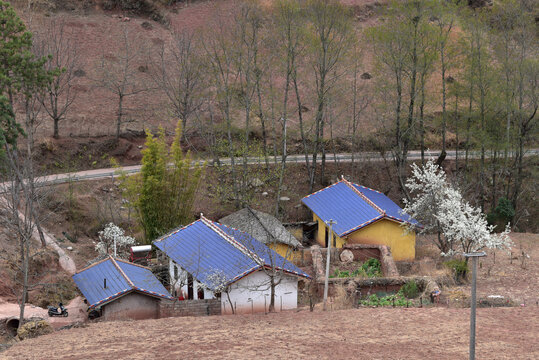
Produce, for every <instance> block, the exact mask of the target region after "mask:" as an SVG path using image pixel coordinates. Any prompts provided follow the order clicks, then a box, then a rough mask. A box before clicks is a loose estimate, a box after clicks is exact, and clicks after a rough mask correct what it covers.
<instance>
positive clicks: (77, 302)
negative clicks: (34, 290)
mask: <svg viewBox="0 0 539 360" xmlns="http://www.w3.org/2000/svg"><path fill="white" fill-rule="evenodd" d="M65 307H66V309H67V311H68V313H69V316H68V317H52V318H51V317H49V315H48V314H47V309H43V308H40V307H37V306H34V305H30V304H27V305H26V306H25V308H24V317H25V318H26V319H29V318H32V317H39V318H43V319H46V320H47V321H48V322H50V323H51V324H52V326H53V327H54V328H60V327H62V326H65V325H69V324H73V323H76V322H84V321H86V319H87V316H86V308H87V306H86V304H84V301H83V299H82V297H80V296H77V297H76V298H74V299H73V300H71V301H70V302H69V304H67V305H66V306H65ZM19 311H20V309H19V304H13V303H8V302H2V300H0V321H2V320H1V319H6V318H10V317H16V318H18V317H19Z"/></svg>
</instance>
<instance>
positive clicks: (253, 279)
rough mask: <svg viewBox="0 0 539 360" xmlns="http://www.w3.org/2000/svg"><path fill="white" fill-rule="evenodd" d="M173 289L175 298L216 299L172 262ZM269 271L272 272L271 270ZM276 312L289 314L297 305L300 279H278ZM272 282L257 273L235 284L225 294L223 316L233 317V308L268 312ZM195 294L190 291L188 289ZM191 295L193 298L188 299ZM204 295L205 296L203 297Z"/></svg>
mask: <svg viewBox="0 0 539 360" xmlns="http://www.w3.org/2000/svg"><path fill="white" fill-rule="evenodd" d="M169 271H170V280H171V281H170V286H171V289H173V291H171V292H172V293H173V296H175V297H177V298H179V297H180V296H181V297H182V298H183V299H185V300H188V299H189V300H190V299H193V300H198V299H215V298H216V295H215V294H214V293H213V292H212V291H211V290H209V289H207V288H206V287H205V286H204V284H202V283H200V282H198V281H197V280H195V279H193V280H192V282H191V283H189V273H188V272H187V271H185V270H183V269H182V268H181V267H180V266H178V265H177V264H176V263H175V262H174V261H173V260H172V259H169ZM268 271H269V270H268ZM275 282H276V283H277V285H276V286H275V311H281V310H290V309H295V308H297V305H298V277H297V276H292V275H287V274H286V273H282V274H279V275H278V276H276V277H275ZM270 283H271V278H270V276H269V275H268V273H267V272H266V271H264V270H258V271H255V272H253V273H251V274H249V275H247V276H245V277H243V278H241V279H239V280H238V281H236V282H235V283H233V284H230V285H229V286H228V290H227V291H226V292H225V291H224V292H222V293H221V294H220V295H218V296H220V298H221V312H222V313H223V314H231V313H232V307H234V309H235V312H236V313H237V314H245V313H252V312H253V313H256V312H266V311H268V309H269V305H270V302H271V298H270V296H271V286H270ZM190 286H191V287H192V289H193V290H192V291H191V292H190V291H189V287H190ZM190 294H191V296H189V295H190ZM201 295H202V296H201Z"/></svg>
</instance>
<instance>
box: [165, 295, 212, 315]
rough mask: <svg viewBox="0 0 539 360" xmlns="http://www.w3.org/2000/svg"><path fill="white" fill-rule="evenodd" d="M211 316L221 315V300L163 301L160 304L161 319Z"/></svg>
mask: <svg viewBox="0 0 539 360" xmlns="http://www.w3.org/2000/svg"><path fill="white" fill-rule="evenodd" d="M209 315H221V299H205V300H183V301H169V300H161V301H160V303H159V317H160V318H164V317H182V316H209Z"/></svg>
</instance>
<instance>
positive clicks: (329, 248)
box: [324, 219, 337, 311]
mask: <svg viewBox="0 0 539 360" xmlns="http://www.w3.org/2000/svg"><path fill="white" fill-rule="evenodd" d="M336 223H337V222H336V221H333V219H330V220H329V221H328V222H327V223H326V224H328V225H329V235H328V247H327V249H326V250H327V252H326V279H325V281H324V311H326V310H327V301H328V286H329V283H328V282H329V263H330V260H331V243H332V242H333V225H334V224H336Z"/></svg>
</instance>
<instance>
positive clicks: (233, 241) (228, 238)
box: [200, 214, 265, 266]
mask: <svg viewBox="0 0 539 360" xmlns="http://www.w3.org/2000/svg"><path fill="white" fill-rule="evenodd" d="M200 220H201V221H202V223H204V225H206V226H208V227H209V228H210V229H211V230H213V231H214V232H215V233H216V234H217V235H219V236H220V237H222V238H223V239H225V240H226V241H227V242H228V243H229V244H230V245H232V246H234V247H235V248H236V249H238V250H239V251H241V252H242V253H244V254H245V255H247V256H249V257H250V258H251V259H253V260H254V261H255V262H256V263H257V264H258V265H261V266H262V265H264V264H265V262H264V261H262V259H261V258H260V257H259V256H258V255H257V254H255V253H254V252H253V251H251V250H249V249H248V248H247V247H246V246H245V245H243V244H241V243H240V242H239V241H237V240H236V239H234V238H233V237H232V236H230V235H228V234H227V233H225V232H224V231H223V230H221V229H219V227H218V226H217V225H215V224H214V223H213V221H211V220H209V219H207V218H205V217H204V215H202V214H200ZM224 226H226V225H224Z"/></svg>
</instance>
